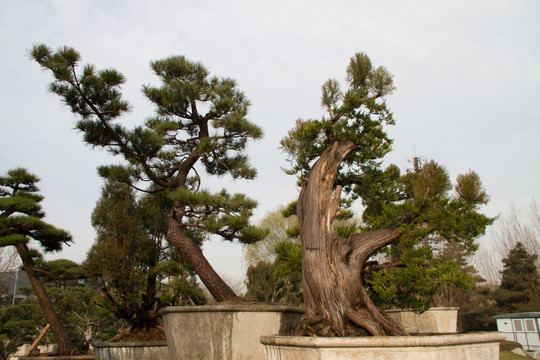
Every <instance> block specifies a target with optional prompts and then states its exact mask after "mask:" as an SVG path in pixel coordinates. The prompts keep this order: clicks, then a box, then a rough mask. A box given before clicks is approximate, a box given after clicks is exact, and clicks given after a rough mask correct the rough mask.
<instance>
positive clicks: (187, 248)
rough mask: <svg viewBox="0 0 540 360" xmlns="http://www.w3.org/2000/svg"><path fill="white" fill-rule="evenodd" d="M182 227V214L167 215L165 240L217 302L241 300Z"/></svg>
mask: <svg viewBox="0 0 540 360" xmlns="http://www.w3.org/2000/svg"><path fill="white" fill-rule="evenodd" d="M183 228H184V225H183V224H182V215H181V214H179V213H178V212H175V213H174V214H173V215H171V216H170V217H169V229H168V231H167V241H168V242H169V243H170V244H172V245H173V246H174V247H175V248H176V249H177V250H178V251H180V253H181V254H182V256H184V257H185V258H186V260H187V261H188V262H189V263H190V264H191V266H193V269H194V270H195V271H196V272H197V275H199V278H200V279H201V281H202V282H203V284H204V285H205V286H206V288H207V289H208V291H209V292H210V294H212V296H213V297H214V299H215V300H216V301H217V302H224V301H235V302H240V301H242V299H241V298H239V297H238V296H237V295H236V294H235V293H234V291H233V290H232V289H231V288H230V287H229V285H227V284H226V283H225V281H223V279H222V278H221V277H220V276H219V275H218V273H217V272H216V271H215V270H214V268H213V267H212V265H210V263H209V262H208V260H206V257H205V256H204V255H203V253H202V251H201V249H199V247H198V246H197V245H196V244H195V243H194V242H193V240H191V239H190V238H189V237H187V236H186V235H185V234H184V231H183Z"/></svg>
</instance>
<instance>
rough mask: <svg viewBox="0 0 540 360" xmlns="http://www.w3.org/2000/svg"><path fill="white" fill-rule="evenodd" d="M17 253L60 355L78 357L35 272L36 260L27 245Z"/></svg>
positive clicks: (19, 247)
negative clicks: (30, 254) (29, 252)
mask: <svg viewBox="0 0 540 360" xmlns="http://www.w3.org/2000/svg"><path fill="white" fill-rule="evenodd" d="M15 248H16V249H17V252H18V253H19V255H20V257H21V260H22V262H23V266H24V270H25V271H26V274H27V275H28V279H29V280H30V284H32V289H33V290H34V294H36V298H37V300H38V302H39V306H40V307H41V310H42V311H43V316H44V317H45V319H46V320H47V322H48V323H49V324H50V326H51V331H52V333H53V335H54V338H55V340H56V344H57V345H58V354H59V355H66V356H67V355H76V354H77V353H78V351H77V348H75V346H73V344H72V343H71V340H70V338H69V336H68V334H67V332H66V329H65V328H64V326H63V325H62V323H61V322H60V320H59V319H58V314H57V313H56V310H55V309H54V306H53V304H52V302H51V299H50V298H49V295H48V294H47V291H46V290H45V287H44V286H43V284H42V283H41V281H40V280H39V277H38V275H37V274H36V273H35V272H34V270H33V268H34V260H32V258H31V257H29V256H28V247H27V246H26V244H17V245H16V246H15Z"/></svg>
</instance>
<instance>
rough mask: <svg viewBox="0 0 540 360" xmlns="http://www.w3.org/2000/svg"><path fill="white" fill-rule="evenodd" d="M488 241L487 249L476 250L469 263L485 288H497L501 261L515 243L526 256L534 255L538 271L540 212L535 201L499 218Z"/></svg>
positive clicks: (513, 208)
mask: <svg viewBox="0 0 540 360" xmlns="http://www.w3.org/2000/svg"><path fill="white" fill-rule="evenodd" d="M488 237H489V238H490V241H489V245H488V246H484V247H481V248H480V251H479V252H478V254H477V255H476V256H475V257H474V259H473V262H474V266H475V267H476V268H477V269H478V270H479V271H480V273H481V274H482V276H483V277H484V278H485V279H486V281H487V282H488V283H489V284H500V282H501V276H502V268H503V263H502V259H504V258H506V257H507V256H508V253H509V252H510V250H511V249H513V248H514V247H515V246H516V244H517V243H518V242H521V244H522V245H523V247H524V248H525V249H526V250H527V252H528V253H529V254H533V255H534V254H536V255H538V257H537V259H536V267H537V268H539V269H540V210H539V208H538V205H537V203H536V201H535V200H532V201H531V203H530V206H529V208H528V209H517V208H516V207H512V209H511V210H510V212H509V213H506V214H501V215H500V216H499V217H498V219H497V221H496V222H495V224H494V225H493V226H492V227H491V231H490V232H489V234H488ZM487 244H488V243H486V245H487Z"/></svg>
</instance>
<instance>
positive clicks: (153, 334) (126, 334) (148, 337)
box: [113, 327, 165, 342]
mask: <svg viewBox="0 0 540 360" xmlns="http://www.w3.org/2000/svg"><path fill="white" fill-rule="evenodd" d="M113 339H114V342H128V341H165V330H164V329H162V328H156V327H152V328H150V329H134V330H131V331H122V330H119V331H118V335H116V336H115V337H114V338H113Z"/></svg>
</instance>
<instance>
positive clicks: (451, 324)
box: [386, 307, 459, 334]
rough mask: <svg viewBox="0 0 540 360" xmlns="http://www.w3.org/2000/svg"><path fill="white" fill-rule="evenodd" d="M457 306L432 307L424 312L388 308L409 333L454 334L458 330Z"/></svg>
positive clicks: (389, 314)
mask: <svg viewBox="0 0 540 360" xmlns="http://www.w3.org/2000/svg"><path fill="white" fill-rule="evenodd" d="M458 310H459V308H457V307H432V308H430V309H429V310H428V311H426V312H424V313H422V314H420V315H419V314H416V313H414V312H412V311H406V310H399V309H398V310H386V313H387V314H388V316H390V317H391V318H392V319H393V320H394V321H395V322H397V323H398V324H399V325H401V327H402V328H403V330H405V331H406V332H407V333H409V334H452V333H456V332H457V316H458Z"/></svg>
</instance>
